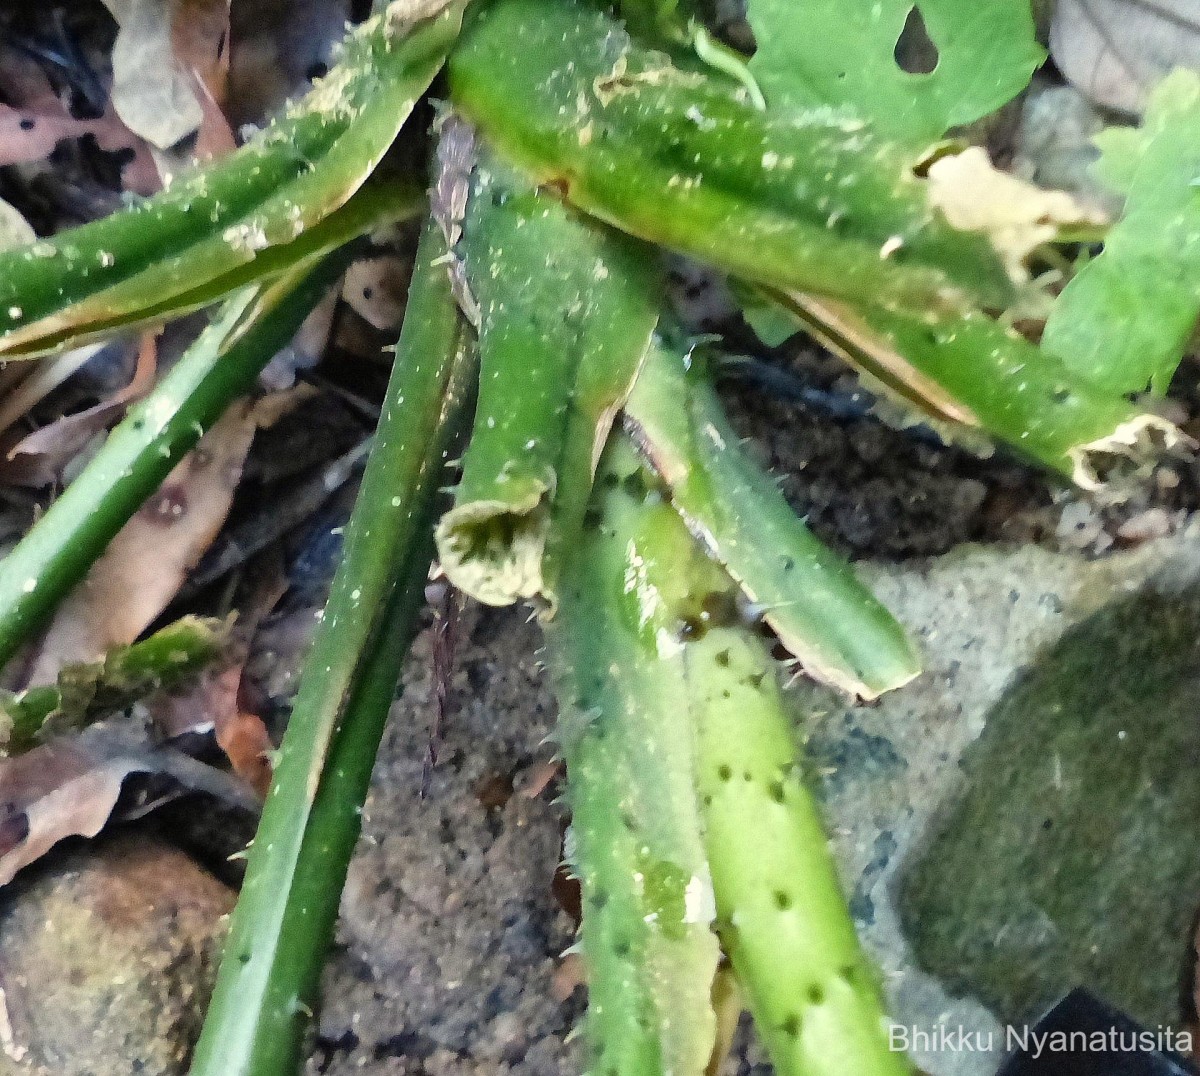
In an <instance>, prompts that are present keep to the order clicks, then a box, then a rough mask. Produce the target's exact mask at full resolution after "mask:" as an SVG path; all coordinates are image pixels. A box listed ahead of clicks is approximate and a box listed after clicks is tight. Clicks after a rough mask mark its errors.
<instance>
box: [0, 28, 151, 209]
mask: <svg viewBox="0 0 1200 1076" xmlns="http://www.w3.org/2000/svg"><path fill="white" fill-rule="evenodd" d="M0 90H2V91H3V94H4V99H5V102H6V103H5V104H0V166H2V165H10V164H27V163H30V162H32V161H40V160H43V159H44V158H46V157H48V156H49V155H50V154H51V153H53V152H54V150H55V148H56V147H57V146H58V144H59V143H60V142H63V141H65V140H66V139H69V138H82V137H83V136H84V135H91V136H92V137H93V138H95V139H96V144H97V145H98V146H99V147H100V149H102V150H106V151H110V152H116V151H119V150H130V151H132V153H133V157H132V159H131V160H130V161H129V162H128V163H127V164H126V165H125V166H124V168H123V169H122V178H123V180H124V183H125V186H126V187H127V188H128V189H129V190H131V191H133V192H134V193H136V194H153V193H154V192H155V191H157V190H158V189H159V188H160V187H161V186H162V183H161V181H160V179H159V176H158V170H157V169H156V168H155V166H154V161H153V159H152V158H151V156H150V152H149V147H148V146H147V145H146V143H145V142H144V141H143V140H142V139H141V138H139V137H138V136H137V135H135V134H134V133H133V132H132V131H131V130H130V129H129V128H128V127H126V126H125V124H124V123H123V122H122V121H121V119H120V117H119V116H118V115H117V113H116V111H115V110H114V109H113V108H112V106H111V105H110V106H109V107H108V108H107V109H106V110H105V112H104V114H103V115H102V116H101V117H100V118H99V119H76V118H75V117H74V116H72V115H71V113H70V112H69V111H68V109H67V106H66V104H65V103H64V102H63V101H62V100H61V99H60V98H59V97H58V95H57V94H55V92H54V89H53V87H52V86H51V85H50V83H49V81H47V79H46V76H45V74H44V73H43V72H42V71H41V69H40V68H39V67H38V66H37V64H35V63H33V62H32V61H31V60H30V59H29V58H28V57H25V56H22V55H21V54H20V53H18V52H16V50H15V49H11V48H5V49H0Z"/></svg>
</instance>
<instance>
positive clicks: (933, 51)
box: [894, 4, 938, 75]
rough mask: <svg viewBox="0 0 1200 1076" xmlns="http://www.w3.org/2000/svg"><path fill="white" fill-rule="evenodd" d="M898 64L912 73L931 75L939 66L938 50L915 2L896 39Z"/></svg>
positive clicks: (901, 68)
mask: <svg viewBox="0 0 1200 1076" xmlns="http://www.w3.org/2000/svg"><path fill="white" fill-rule="evenodd" d="M894 56H895V59H896V65H897V66H898V67H899V68H900V70H901V71H907V72H908V73H909V74H910V75H929V74H932V73H933V71H934V70H935V69H936V68H937V65H938V50H937V45H935V44H934V43H933V38H931V37H930V36H929V31H928V30H927V29H926V28H925V17H924V16H923V15H922V14H921V9H920V8H919V7H917V6H916V5H915V4H914V5H913V8H912V10H911V11H909V13H908V18H907V19H905V20H904V29H903V30H901V31H900V36H899V37H898V38H897V39H896V51H895V53H894Z"/></svg>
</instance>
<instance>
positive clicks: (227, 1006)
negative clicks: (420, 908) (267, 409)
mask: <svg viewBox="0 0 1200 1076" xmlns="http://www.w3.org/2000/svg"><path fill="white" fill-rule="evenodd" d="M444 251H445V246H444V243H442V241H441V237H440V232H439V231H438V230H437V228H436V227H435V226H433V225H430V226H429V227H427V228H426V231H425V234H424V236H423V238H422V242H421V245H420V247H419V248H418V251H417V265H416V269H415V271H414V276H413V283H412V286H411V289H410V292H409V305H408V312H407V315H406V317H405V321H404V328H403V330H402V332H401V335H400V341H399V344H398V345H397V348H396V361H395V365H394V367H393V372H392V379H391V383H390V384H389V386H388V390H387V397H386V400H385V402H384V407H383V412H382V414H381V416H380V421H379V429H378V432H377V434H376V443H375V449H374V451H373V452H372V455H371V459H370V461H369V463H368V464H367V469H366V472H365V473H364V475H363V481H362V487H361V489H360V492H359V496H358V501H357V502H356V504H355V507H354V512H353V514H352V515H351V518H350V522H349V524H348V525H347V528H346V540H345V551H344V554H343V559H342V563H341V566H340V568H339V571H338V573H337V575H336V576H335V578H334V581H333V587H332V590H331V592H330V596H329V601H328V603H327V605H326V607H325V613H324V616H323V617H322V619H321V623H320V625H319V626H318V628H317V633H316V637H315V639H314V640H313V646H312V651H311V653H310V655H309V659H308V663H307V665H306V667H305V674H304V676H303V678H302V680H301V682H300V687H299V690H298V692H297V696H296V703H295V706H294V708H293V711H292V717H291V721H290V723H289V726H288V731H287V734H286V736H285V737H284V741H283V746H282V749H281V751H280V756H279V762H278V765H277V767H276V771H275V782H274V784H273V786H272V789H271V793H270V795H269V796H268V798H267V803H266V806H265V808H264V810H263V815H262V821H261V823H260V825H259V830H258V835H257V836H256V837H255V841H254V844H253V846H252V848H251V850H250V857H249V865H248V868H247V873H246V882H245V885H244V886H243V889H242V895H241V899H240V900H239V902H238V906H237V909H236V911H235V912H234V916H233V923H232V926H231V929H230V936H229V941H228V943H227V945H226V949H225V956H224V959H223V960H222V963H221V970H220V973H219V976H218V979H217V986H216V991H215V993H214V995H213V1000H212V1004H211V1007H210V1009H209V1015H208V1019H207V1020H206V1022H205V1026H204V1031H203V1033H202V1035H201V1037H200V1042H199V1044H198V1046H197V1048H196V1058H195V1061H194V1063H193V1067H192V1076H272V1074H279V1076H283V1074H284V1073H293V1072H295V1070H296V1066H297V1064H298V1063H299V1059H300V1050H301V1043H302V1039H303V1032H304V1029H305V1028H306V1026H307V1024H308V1020H309V1018H310V1016H311V1014H312V1009H313V1007H314V1005H315V1002H316V989H317V985H318V980H319V975H320V969H321V965H322V963H323V961H324V957H325V951H326V949H327V947H328V943H329V940H330V937H331V934H332V930H333V924H334V920H335V917H336V912H337V895H338V893H339V892H340V890H341V887H342V884H343V882H344V880H345V872H346V868H347V864H348V861H349V855H350V852H351V850H352V849H353V844H354V839H355V837H356V835H357V832H358V825H359V818H358V810H359V808H360V806H361V803H362V799H363V796H364V795H365V792H366V787H367V781H368V779H369V776H370V771H371V767H372V765H373V762H374V757H375V749H376V747H377V745H378V739H379V733H380V730H381V727H382V719H383V717H384V715H385V712H386V708H387V705H386V704H387V703H388V702H390V697H391V692H392V690H393V689H394V686H395V682H396V679H397V676H398V668H399V660H400V657H401V656H402V654H403V650H404V644H405V643H406V642H407V638H408V632H409V630H410V625H411V623H412V613H413V611H414V610H415V608H416V605H417V602H418V601H419V598H420V581H421V580H422V579H423V578H424V575H423V573H424V570H425V569H426V568H427V567H428V559H427V557H426V553H427V551H428V549H429V535H430V530H431V525H432V518H433V511H434V502H435V498H436V495H437V492H438V489H439V488H440V486H441V485H442V484H443V482H444V478H445V469H446V460H447V457H448V455H449V451H450V445H451V441H452V436H453V433H454V430H455V429H456V427H457V425H458V421H459V418H460V416H461V414H462V411H463V398H464V395H465V392H466V386H467V384H468V381H469V379H470V376H471V374H472V373H473V370H474V351H473V346H472V345H471V344H470V343H469V342H468V341H467V340H466V339H465V338H464V333H463V330H462V325H461V320H460V317H459V314H458V310H457V307H456V306H455V304H454V300H453V297H452V296H451V293H450V285H449V279H448V276H447V274H446V272H445V268H444V266H443V265H442V264H441V258H440V257H439V255H442V254H444Z"/></svg>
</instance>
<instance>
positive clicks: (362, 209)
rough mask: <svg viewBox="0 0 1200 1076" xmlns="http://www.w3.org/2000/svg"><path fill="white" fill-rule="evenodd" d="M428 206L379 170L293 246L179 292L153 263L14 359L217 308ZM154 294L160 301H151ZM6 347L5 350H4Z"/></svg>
mask: <svg viewBox="0 0 1200 1076" xmlns="http://www.w3.org/2000/svg"><path fill="white" fill-rule="evenodd" d="M424 207H425V194H424V191H422V190H421V189H420V188H419V187H418V186H417V185H416V184H415V183H413V182H412V181H411V180H409V179H407V178H403V177H392V176H389V177H387V178H382V177H379V176H377V175H373V176H372V177H371V178H370V179H368V180H367V181H366V182H365V183H364V184H363V186H362V187H361V188H359V189H358V190H357V191H356V192H355V193H354V194H353V195H352V196H351V197H350V199H349V201H347V202H346V203H345V204H344V205H342V206H340V207H338V208H337V209H334V210H333V211H332V212H330V213H329V215H328V216H326V217H323V218H321V219H320V220H319V221H317V222H316V223H314V224H313V225H312V226H311V227H309V228H306V229H305V230H304V231H302V232H301V233H300V235H299V236H298V237H297V238H295V239H293V240H292V241H291V242H289V243H280V244H277V245H273V246H268V247H266V248H264V249H263V250H262V251H260V252H258V253H257V254H256V255H255V257H254V258H253V260H250V261H243V262H240V263H237V264H235V265H234V266H233V267H232V268H229V269H227V270H226V271H224V272H221V273H220V274H219V275H217V276H214V277H211V278H208V277H206V276H205V275H204V274H198V279H201V280H202V281H203V282H202V283H199V284H197V285H195V286H193V287H191V288H189V289H188V290H185V291H179V292H172V291H170V290H169V289H167V290H166V295H165V297H164V294H163V291H164V289H163V288H162V287H161V286H160V285H161V280H160V275H161V271H162V267H161V266H157V265H153V266H151V267H150V268H149V269H144V270H142V271H141V272H140V273H137V274H136V275H135V276H133V277H131V278H130V279H128V280H126V281H123V282H122V283H120V284H117V285H115V286H114V287H112V288H109V289H107V290H106V291H105V292H104V293H103V297H102V298H101V299H98V300H96V301H95V302H92V301H90V300H83V301H82V302H81V303H79V304H78V305H77V306H75V307H72V308H71V309H70V310H69V311H66V312H64V314H63V316H62V318H61V319H60V320H58V321H56V320H55V319H54V318H47V319H45V320H43V321H42V322H39V324H38V330H37V332H36V333H35V334H33V335H32V336H30V338H29V341H28V342H27V343H26V344H17V343H16V342H15V340H11V339H10V340H8V341H5V343H4V345H3V348H0V350H3V351H4V354H5V355H6V357H7V358H10V359H16V358H30V357H33V356H36V355H40V354H43V353H45V352H46V351H50V350H56V349H58V348H60V347H65V346H68V345H70V346H72V347H75V346H79V345H81V344H85V343H88V342H89V341H93V340H99V339H105V338H107V337H110V336H112V335H114V334H115V333H117V332H128V331H129V330H130V329H133V328H136V327H137V326H139V325H146V324H154V323H156V322H163V321H166V320H168V319H170V318H177V317H182V316H183V315H185V314H189V313H191V312H193V311H195V310H200V309H203V308H204V307H207V306H211V305H213V304H214V303H216V302H219V301H220V300H221V299H223V298H225V297H226V296H228V295H229V294H230V293H231V292H234V291H237V290H238V289H239V288H243V287H247V286H248V285H251V284H255V283H258V282H261V281H267V280H272V279H274V278H275V277H277V276H278V275H279V274H280V273H282V272H284V271H286V270H287V269H289V268H290V267H291V266H293V265H296V264H297V263H299V262H301V261H307V260H309V259H311V258H314V257H319V256H321V255H322V254H327V253H329V252H331V251H333V250H335V249H337V248H338V247H340V246H342V245H344V244H345V243H348V242H349V241H350V240H351V239H353V238H355V237H356V236H359V235H362V234H364V233H366V232H369V231H371V230H372V229H374V228H376V227H380V226H382V225H385V224H389V223H391V222H393V221H396V220H405V219H409V218H412V217H415V216H417V215H418V214H419V213H420V212H422V211H423V209H424ZM151 297H153V298H151ZM4 349H6V350H4Z"/></svg>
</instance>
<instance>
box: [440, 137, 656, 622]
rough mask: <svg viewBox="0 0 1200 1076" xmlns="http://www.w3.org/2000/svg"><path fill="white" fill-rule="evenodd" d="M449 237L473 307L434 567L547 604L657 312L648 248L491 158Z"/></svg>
mask: <svg viewBox="0 0 1200 1076" xmlns="http://www.w3.org/2000/svg"><path fill="white" fill-rule="evenodd" d="M459 251H460V253H461V254H462V256H463V259H464V266H465V269H466V276H467V283H468V285H469V287H470V290H471V293H472V295H473V297H474V301H475V302H476V303H477V304H478V307H479V316H480V323H479V349H480V387H479V403H478V405H477V408H476V416H475V428H474V432H473V434H472V437H471V443H470V445H469V446H468V448H467V451H466V455H465V456H464V458H463V476H462V482H461V483H460V484H459V486H458V489H457V490H456V493H455V500H454V508H453V509H452V510H451V511H449V512H447V513H446V515H445V516H444V517H443V518H442V520H441V522H440V523H439V524H438V528H437V541H438V551H439V554H440V556H441V561H442V567H443V569H444V570H445V572H446V575H447V577H448V578H449V579H450V581H451V582H452V583H454V584H455V586H457V587H459V588H460V589H462V590H464V591H466V592H467V593H468V594H471V595H472V596H474V597H476V598H478V599H479V600H480V601H483V602H486V603H488V604H490V605H508V604H511V603H512V602H515V601H519V600H520V599H522V598H532V597H541V598H543V599H544V600H545V601H546V602H547V604H548V606H549V608H550V610H551V611H552V610H553V607H554V603H555V600H556V599H555V585H556V576H557V572H558V565H559V564H560V563H561V559H562V551H563V549H564V548H568V547H569V546H570V545H571V544H572V543H573V542H574V541H575V537H576V532H577V531H578V529H579V526H580V523H581V521H582V518H583V513H584V511H585V509H586V506H587V497H588V491H589V490H590V489H591V485H592V474H593V469H594V467H595V463H596V459H597V458H598V456H599V454H600V448H601V446H603V444H604V442H605V440H606V439H607V437H608V431H609V429H610V428H611V426H612V423H613V419H614V417H615V416H616V413H617V411H618V409H619V408H620V406H621V404H622V403H623V402H624V400H625V397H626V396H627V395H628V393H629V390H630V388H631V386H632V384H633V379H634V377H635V376H636V374H637V370H638V367H639V366H640V365H641V362H642V358H643V356H644V355H645V353H646V348H647V347H649V345H650V334H651V333H652V332H653V331H654V326H655V325H656V324H657V322H658V310H659V305H658V304H659V299H660V296H661V292H662V284H661V281H660V279H659V275H660V273H659V268H658V262H657V258H656V256H655V254H654V252H652V251H647V250H646V249H645V248H644V247H642V245H641V244H639V243H636V242H634V241H632V240H630V239H629V238H628V237H627V236H624V235H621V234H620V233H619V232H614V231H612V230H611V229H609V228H607V227H605V226H604V225H602V224H598V223H596V222H595V221H592V220H589V219H588V218H586V217H583V216H581V215H580V214H578V213H576V212H575V211H574V210H573V209H571V208H570V207H569V206H566V205H564V204H563V202H562V201H560V200H559V199H557V198H554V197H552V196H551V195H548V194H542V193H540V192H538V191H537V190H535V189H534V188H532V187H530V186H529V184H528V183H527V182H526V181H525V180H523V179H521V178H520V177H519V176H517V175H516V174H514V173H512V172H511V171H510V170H509V169H508V168H506V167H505V166H502V165H500V164H499V163H498V162H497V161H496V160H495V159H494V158H490V157H489V158H486V159H485V160H484V161H483V162H482V163H481V164H480V165H479V167H478V168H477V170H476V177H475V185H474V190H473V193H472V195H471V199H470V202H469V205H468V208H467V215H466V219H465V220H464V222H463V238H462V241H461V243H460V244H459Z"/></svg>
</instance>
